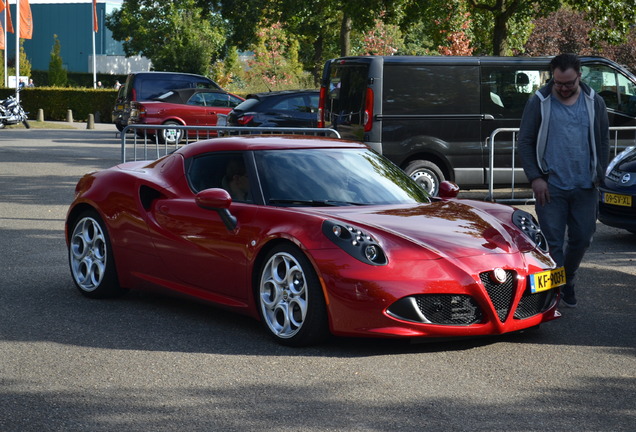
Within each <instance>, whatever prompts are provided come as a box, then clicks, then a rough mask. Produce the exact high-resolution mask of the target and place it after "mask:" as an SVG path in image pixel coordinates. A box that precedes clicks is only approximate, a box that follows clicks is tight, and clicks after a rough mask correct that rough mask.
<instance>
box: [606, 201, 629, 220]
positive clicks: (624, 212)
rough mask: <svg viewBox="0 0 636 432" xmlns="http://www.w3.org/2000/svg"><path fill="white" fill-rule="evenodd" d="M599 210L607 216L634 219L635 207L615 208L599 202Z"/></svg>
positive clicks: (615, 206)
mask: <svg viewBox="0 0 636 432" xmlns="http://www.w3.org/2000/svg"><path fill="white" fill-rule="evenodd" d="M599 210H600V211H601V212H602V213H605V214H608V215H613V216H620V217H625V218H636V207H626V206H617V205H610V204H605V203H603V202H601V203H600V208H599Z"/></svg>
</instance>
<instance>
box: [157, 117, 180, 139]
mask: <svg viewBox="0 0 636 432" xmlns="http://www.w3.org/2000/svg"><path fill="white" fill-rule="evenodd" d="M169 125H177V126H183V125H182V124H181V123H179V122H177V121H175V120H168V121H167V122H165V123H164V126H169ZM157 132H158V133H159V139H160V140H161V142H162V143H166V144H170V145H174V144H179V143H180V142H181V140H182V139H183V131H182V130H180V129H161V130H158V131H157Z"/></svg>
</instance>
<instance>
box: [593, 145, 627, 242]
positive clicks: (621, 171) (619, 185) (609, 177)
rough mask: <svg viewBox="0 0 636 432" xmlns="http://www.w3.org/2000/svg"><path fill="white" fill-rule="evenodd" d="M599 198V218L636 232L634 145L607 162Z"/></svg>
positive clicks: (609, 223)
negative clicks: (607, 165)
mask: <svg viewBox="0 0 636 432" xmlns="http://www.w3.org/2000/svg"><path fill="white" fill-rule="evenodd" d="M600 198H601V202H600V205H599V220H600V221H601V222H602V223H604V224H605V225H609V226H612V227H616V228H623V229H626V230H628V231H630V232H632V233H634V234H636V147H628V148H627V149H625V150H624V151H623V152H621V153H619V154H618V155H617V156H616V157H615V158H614V159H613V160H612V162H611V163H610V164H609V167H608V168H607V172H606V174H605V179H604V182H603V185H602V187H601V197H600Z"/></svg>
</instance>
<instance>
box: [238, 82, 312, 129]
mask: <svg viewBox="0 0 636 432" xmlns="http://www.w3.org/2000/svg"><path fill="white" fill-rule="evenodd" d="M318 99H319V92H318V90H293V91H292V90H284V91H275V92H268V93H255V94H250V95H247V97H246V98H245V101H244V102H242V103H241V104H239V105H238V106H237V107H235V108H234V109H233V110H232V111H231V112H230V114H228V117H227V124H228V126H253V127H256V126H260V127H316V126H317V125H318Z"/></svg>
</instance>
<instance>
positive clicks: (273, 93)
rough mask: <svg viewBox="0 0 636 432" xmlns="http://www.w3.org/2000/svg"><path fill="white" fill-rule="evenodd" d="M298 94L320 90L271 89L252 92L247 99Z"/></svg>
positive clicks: (315, 92) (313, 92) (314, 92)
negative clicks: (269, 90)
mask: <svg viewBox="0 0 636 432" xmlns="http://www.w3.org/2000/svg"><path fill="white" fill-rule="evenodd" d="M297 94H320V92H319V91H318V90H279V91H271V92H263V93H251V94H248V95H247V96H245V99H259V100H263V99H266V98H269V97H274V96H286V95H297Z"/></svg>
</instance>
